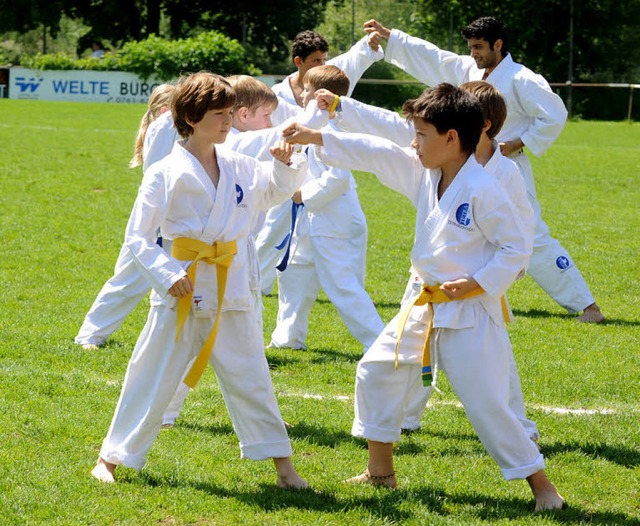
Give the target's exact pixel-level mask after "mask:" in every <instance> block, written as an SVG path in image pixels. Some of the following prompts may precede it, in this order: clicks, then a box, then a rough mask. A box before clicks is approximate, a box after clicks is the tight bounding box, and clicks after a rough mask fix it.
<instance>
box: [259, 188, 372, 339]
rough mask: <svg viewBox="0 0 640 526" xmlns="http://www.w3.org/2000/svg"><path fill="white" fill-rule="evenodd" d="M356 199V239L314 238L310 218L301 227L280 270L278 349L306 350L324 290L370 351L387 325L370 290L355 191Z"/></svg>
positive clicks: (353, 221)
mask: <svg viewBox="0 0 640 526" xmlns="http://www.w3.org/2000/svg"><path fill="white" fill-rule="evenodd" d="M349 193H352V194H353V197H352V198H351V199H350V202H351V210H352V216H353V218H352V219H351V221H350V228H351V231H352V235H351V236H350V237H330V236H321V235H309V225H308V216H307V215H303V217H302V219H301V220H300V222H299V223H298V225H297V227H296V233H295V245H294V246H293V247H292V252H293V256H292V257H291V260H290V261H289V264H288V266H287V268H286V269H285V270H284V271H283V272H278V318H277V323H276V328H275V329H274V331H273V332H272V334H271V345H272V346H274V347H291V348H293V349H306V339H307V334H308V330H309V313H310V312H311V309H312V307H313V305H314V303H315V301H316V299H317V297H318V294H319V292H320V288H322V290H324V292H325V294H326V295H327V297H328V298H329V300H330V301H331V303H333V305H334V306H335V308H336V310H337V311H338V314H339V315H340V318H341V319H342V321H343V322H344V324H345V325H346V327H347V329H349V332H350V333H351V335H352V336H353V337H354V338H355V339H356V340H358V341H359V342H360V343H361V344H362V345H363V346H364V350H365V352H366V350H367V349H368V348H369V347H370V346H371V344H372V343H373V341H374V340H375V339H376V337H377V336H378V334H379V333H380V331H381V330H382V329H383V328H384V324H383V322H382V319H381V318H380V315H379V314H378V311H377V310H376V308H375V305H374V304H373V302H372V301H371V298H370V297H369V295H368V294H367V292H366V290H365V289H364V266H365V255H364V254H365V253H366V238H367V236H366V223H364V214H363V213H362V209H361V208H360V204H359V203H358V199H357V195H356V193H355V189H350V190H349Z"/></svg>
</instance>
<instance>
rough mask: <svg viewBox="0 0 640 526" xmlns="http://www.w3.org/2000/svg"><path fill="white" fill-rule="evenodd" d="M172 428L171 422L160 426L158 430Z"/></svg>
mask: <svg viewBox="0 0 640 526" xmlns="http://www.w3.org/2000/svg"><path fill="white" fill-rule="evenodd" d="M173 426H174V424H173V422H167V423H166V424H162V426H161V427H160V429H171V428H172V427H173Z"/></svg>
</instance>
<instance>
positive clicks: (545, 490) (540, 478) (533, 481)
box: [527, 469, 565, 511]
mask: <svg viewBox="0 0 640 526" xmlns="http://www.w3.org/2000/svg"><path fill="white" fill-rule="evenodd" d="M527 482H528V483H529V486H531V491H532V492H533V496H534V497H535V498H536V507H535V511H548V510H561V509H562V508H564V507H565V501H564V499H563V498H562V495H560V494H559V493H558V490H556V488H555V486H554V485H553V484H551V481H550V480H549V479H548V478H547V476H546V475H545V473H544V470H542V469H541V470H540V471H538V472H537V473H534V474H533V475H531V476H529V477H527Z"/></svg>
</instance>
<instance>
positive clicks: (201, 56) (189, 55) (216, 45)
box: [21, 31, 261, 81]
mask: <svg viewBox="0 0 640 526" xmlns="http://www.w3.org/2000/svg"><path fill="white" fill-rule="evenodd" d="M21 65H22V66H23V67H25V68H30V69H50V70H61V69H80V70H97V71H127V72H130V73H136V74H137V75H139V76H140V77H142V78H144V79H147V78H149V77H151V76H153V77H155V78H157V79H159V80H162V81H168V80H172V79H175V78H177V77H179V76H180V75H182V74H186V73H194V72H197V71H202V70H206V71H212V72H214V73H218V74H220V75H233V74H239V73H243V74H247V75H259V74H260V73H261V72H260V70H259V69H258V68H256V67H255V66H254V65H253V64H251V63H247V61H246V57H245V51H244V48H243V47H242V45H241V44H240V43H239V42H238V41H237V40H233V39H230V38H228V37H227V36H225V35H223V34H222V33H219V32H217V31H208V32H206V33H201V34H200V35H198V36H196V37H194V38H183V39H178V40H165V39H163V38H160V37H157V36H155V35H151V36H150V37H149V38H147V39H146V40H141V41H139V42H127V43H126V44H124V45H123V46H122V49H120V50H118V51H116V52H114V53H107V54H106V55H105V56H104V57H103V58H101V59H96V58H83V59H76V58H72V57H70V56H68V55H64V54H60V53H57V54H46V55H43V54H41V53H39V54H38V55H36V56H34V57H26V58H23V59H22V64H21Z"/></svg>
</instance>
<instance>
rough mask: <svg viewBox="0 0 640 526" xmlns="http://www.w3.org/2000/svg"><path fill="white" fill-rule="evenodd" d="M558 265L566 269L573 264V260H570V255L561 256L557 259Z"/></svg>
mask: <svg viewBox="0 0 640 526" xmlns="http://www.w3.org/2000/svg"><path fill="white" fill-rule="evenodd" d="M556 265H558V268H559V269H562V270H564V269H566V268H569V267H570V266H571V261H569V258H568V257H565V256H560V257H559V258H558V259H556Z"/></svg>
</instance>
